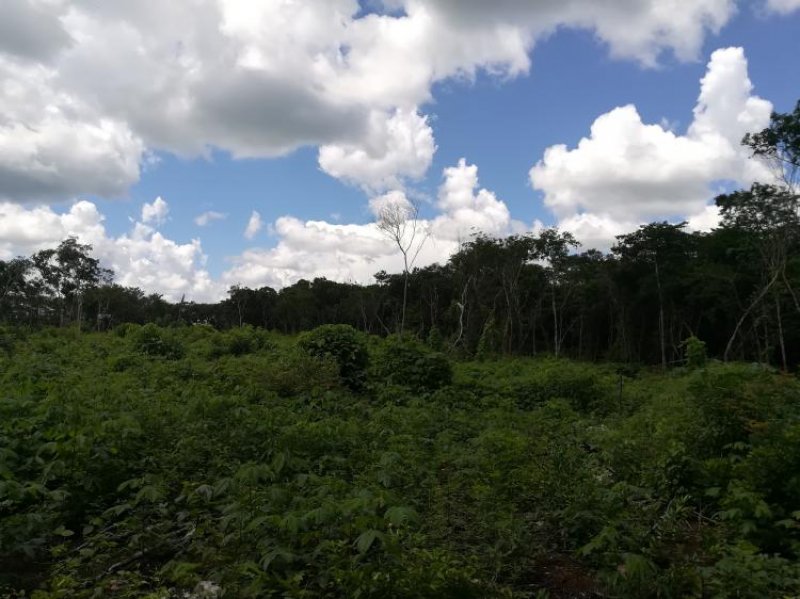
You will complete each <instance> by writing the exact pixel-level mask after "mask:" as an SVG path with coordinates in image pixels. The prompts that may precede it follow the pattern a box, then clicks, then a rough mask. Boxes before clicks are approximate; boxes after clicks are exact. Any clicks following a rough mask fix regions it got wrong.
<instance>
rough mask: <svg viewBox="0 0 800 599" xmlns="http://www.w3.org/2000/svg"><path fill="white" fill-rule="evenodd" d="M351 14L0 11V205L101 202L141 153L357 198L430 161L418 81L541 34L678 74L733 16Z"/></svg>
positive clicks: (30, 3)
mask: <svg viewBox="0 0 800 599" xmlns="http://www.w3.org/2000/svg"><path fill="white" fill-rule="evenodd" d="M396 4H397V5H399V6H400V7H401V8H402V9H403V10H401V11H399V12H395V13H391V14H380V15H379V14H370V15H367V16H363V17H357V15H359V14H360V6H359V3H358V2H357V0H309V1H307V2H275V1H270V2H266V1H262V2H250V3H246V2H241V1H239V0H175V1H172V2H156V1H155V0H145V1H141V2H100V3H98V2H94V1H90V0H15V1H14V2H3V3H0V81H2V82H3V84H2V85H0V115H2V118H0V199H2V200H7V201H18V202H22V201H31V200H37V201H40V200H59V199H60V200H64V199H69V198H72V197H75V196H77V195H79V194H81V193H91V194H96V195H100V196H106V197H111V196H118V195H121V194H124V192H125V190H126V189H127V188H128V187H129V186H130V185H131V184H132V183H134V182H135V181H136V180H137V179H138V177H139V172H140V169H139V166H140V164H141V162H142V160H143V157H144V156H145V155H146V154H145V152H146V151H148V150H150V151H155V150H162V151H168V152H174V153H177V154H180V155H185V156H195V155H202V154H206V153H207V152H208V151H209V148H211V147H216V148H221V149H224V150H227V151H229V152H231V154H233V155H234V156H236V157H272V156H279V155H283V154H286V153H287V152H291V151H292V150H294V149H296V148H299V147H302V146H320V147H321V152H320V165H321V167H322V168H323V169H324V170H325V171H326V172H330V173H332V174H333V175H334V176H338V177H341V178H343V179H345V180H348V181H351V182H353V183H356V184H358V185H362V186H366V187H368V188H370V189H373V190H386V189H391V188H392V187H396V186H397V184H398V183H399V182H402V181H403V180H404V179H406V178H409V179H414V178H416V177H419V176H421V175H422V174H423V173H424V172H425V170H426V169H427V168H428V166H429V164H430V160H431V156H432V154H433V150H434V149H435V144H434V142H433V135H432V132H431V129H430V126H429V124H428V123H427V121H426V120H425V117H424V116H421V115H419V114H418V113H417V107H419V106H422V105H424V104H425V103H426V102H429V101H430V100H431V90H432V87H433V85H434V84H435V83H436V82H439V81H442V80H445V79H448V78H463V79H471V78H474V77H475V75H476V73H477V72H478V71H480V70H484V71H487V72H490V73H493V74H496V75H499V76H504V77H513V76H516V75H519V74H522V73H525V72H527V70H528V68H529V66H530V58H529V52H530V50H531V49H532V47H533V46H534V44H535V42H536V41H537V40H538V39H540V38H542V37H543V36H545V35H548V34H549V33H551V32H552V31H554V30H555V29H556V28H558V27H573V28H581V29H587V30H590V31H593V32H594V33H595V34H596V35H597V37H598V39H600V40H601V41H603V42H605V43H606V44H607V45H608V47H609V49H610V51H611V53H612V54H613V55H614V56H621V57H626V58H632V59H635V60H638V61H640V62H642V63H644V64H653V63H654V62H655V61H656V60H657V58H658V56H659V55H660V54H661V53H662V52H664V51H666V50H672V51H674V52H675V54H676V55H677V56H679V57H680V58H684V59H689V58H694V57H695V56H696V54H697V51H698V49H699V48H700V47H701V43H702V41H703V38H704V36H705V34H706V32H708V31H717V30H718V29H719V28H720V27H721V26H722V25H724V24H725V23H726V22H727V21H728V19H729V18H730V17H731V15H732V14H733V12H734V8H735V6H734V2H733V0H692V1H691V2H686V3H681V6H680V7H679V9H676V5H675V3H674V2H664V0H640V1H637V2H632V1H631V0H613V1H607V2H597V1H596V0H563V1H558V2H555V1H554V0H546V1H541V2H530V1H527V0H500V1H499V2H493V3H486V2H483V1H482V0H481V1H479V0H465V1H459V2H456V1H455V0H425V1H423V0H404V1H402V2H398V3H396Z"/></svg>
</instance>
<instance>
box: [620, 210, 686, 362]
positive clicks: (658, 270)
mask: <svg viewBox="0 0 800 599" xmlns="http://www.w3.org/2000/svg"><path fill="white" fill-rule="evenodd" d="M685 227H686V223H685V222H682V223H678V224H674V225H673V224H670V223H667V222H661V223H651V224H649V225H643V226H642V227H640V228H639V230H638V231H635V232H633V233H628V234H627V235H620V236H618V237H617V243H616V245H615V246H614V247H613V248H612V251H613V252H614V253H615V254H616V255H618V256H619V257H620V259H621V262H622V264H623V266H625V267H627V268H628V269H629V270H635V269H637V268H638V267H640V266H641V267H643V268H644V269H645V270H651V269H652V270H651V271H652V274H653V281H654V282H655V289H656V297H657V303H658V340H659V350H660V351H659V353H660V358H661V367H662V368H666V367H667V339H666V338H667V335H666V331H667V323H666V303H667V302H666V300H667V291H668V290H667V289H666V287H667V280H668V279H677V280H680V279H681V278H683V277H686V275H687V273H686V268H685V267H686V265H687V264H688V263H689V261H690V259H691V258H692V257H693V256H694V254H695V252H694V244H693V243H691V242H692V240H693V238H692V236H691V235H689V234H687V233H686V232H685V231H684V230H683V229H684V228H685ZM665 271H667V272H665ZM668 271H672V273H674V276H670V272H668ZM634 285H635V286H636V287H638V288H639V293H640V294H641V293H643V292H646V291H647V289H648V286H647V285H646V280H644V279H642V278H639V277H636V278H635V279H634ZM669 295H672V294H669Z"/></svg>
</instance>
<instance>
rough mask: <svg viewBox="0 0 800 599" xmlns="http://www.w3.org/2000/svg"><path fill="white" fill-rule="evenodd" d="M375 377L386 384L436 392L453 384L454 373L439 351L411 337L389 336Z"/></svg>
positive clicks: (380, 355) (381, 351)
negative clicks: (432, 349)
mask: <svg viewBox="0 0 800 599" xmlns="http://www.w3.org/2000/svg"><path fill="white" fill-rule="evenodd" d="M374 375H375V377H376V378H377V380H378V381H379V382H381V383H383V384H386V385H399V386H403V387H407V388H409V389H412V390H413V391H416V392H428V391H435V390H436V389H439V388H441V387H444V386H446V385H449V384H450V383H451V382H452V380H453V370H452V367H451V366H450V362H449V360H448V359H447V358H446V357H445V356H444V354H441V353H439V352H434V351H431V350H430V349H429V348H428V347H426V346H425V345H423V344H422V343H420V342H419V341H416V340H415V339H412V338H410V337H400V336H397V335H392V336H390V337H387V338H386V339H385V340H384V342H383V345H382V347H381V348H380V349H379V350H378V353H377V356H376V359H375V368H374Z"/></svg>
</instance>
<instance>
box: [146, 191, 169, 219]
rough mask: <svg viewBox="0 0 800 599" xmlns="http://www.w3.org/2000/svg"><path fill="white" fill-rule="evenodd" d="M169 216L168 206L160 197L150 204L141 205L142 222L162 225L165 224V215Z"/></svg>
mask: <svg viewBox="0 0 800 599" xmlns="http://www.w3.org/2000/svg"><path fill="white" fill-rule="evenodd" d="M168 214H169V204H167V203H166V202H165V201H164V200H163V199H161V196H158V197H157V198H156V199H155V200H153V202H152V203H150V204H146V203H145V204H142V222H143V223H145V224H152V225H156V226H158V225H163V224H164V223H165V222H167V215H168Z"/></svg>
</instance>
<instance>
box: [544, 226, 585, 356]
mask: <svg viewBox="0 0 800 599" xmlns="http://www.w3.org/2000/svg"><path fill="white" fill-rule="evenodd" d="M579 245H580V244H579V243H578V242H577V241H576V240H575V237H573V236H572V234H571V233H568V232H559V230H558V229H545V230H544V231H542V232H541V233H540V234H539V238H538V239H537V240H536V253H537V257H538V258H539V259H540V260H545V261H546V262H547V263H548V269H547V279H548V282H549V284H550V309H551V311H552V315H553V353H554V354H555V355H556V357H558V356H559V355H560V353H561V344H562V342H563V340H564V312H563V310H562V309H560V308H559V305H558V304H559V301H558V296H559V295H561V296H562V297H561V306H562V308H563V304H564V302H565V301H566V298H565V297H564V294H559V290H560V288H561V287H563V284H562V283H563V280H564V276H565V274H566V271H567V256H568V255H569V251H570V249H574V248H576V247H578V246H579Z"/></svg>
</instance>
